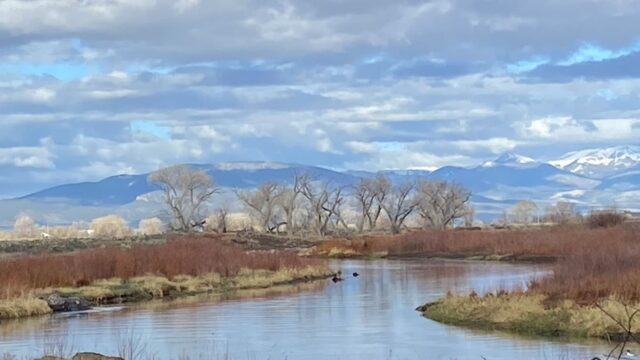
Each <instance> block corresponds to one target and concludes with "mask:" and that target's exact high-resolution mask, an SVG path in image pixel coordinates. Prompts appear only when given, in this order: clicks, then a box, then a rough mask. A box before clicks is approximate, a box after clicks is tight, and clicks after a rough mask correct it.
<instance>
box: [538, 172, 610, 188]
mask: <svg viewBox="0 0 640 360" xmlns="http://www.w3.org/2000/svg"><path fill="white" fill-rule="evenodd" d="M547 180H552V181H555V182H558V183H560V184H564V185H569V186H573V187H576V188H579V189H593V188H595V187H596V186H598V185H600V181H599V180H594V179H589V178H585V177H582V176H576V175H571V174H556V175H553V176H549V177H548V178H547Z"/></svg>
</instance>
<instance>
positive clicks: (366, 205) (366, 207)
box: [352, 174, 391, 233]
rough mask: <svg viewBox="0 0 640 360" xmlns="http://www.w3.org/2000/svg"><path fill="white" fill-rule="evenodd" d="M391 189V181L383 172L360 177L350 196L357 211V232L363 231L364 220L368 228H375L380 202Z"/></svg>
mask: <svg viewBox="0 0 640 360" xmlns="http://www.w3.org/2000/svg"><path fill="white" fill-rule="evenodd" d="M390 190H391V181H390V180H389V179H388V178H387V177H386V176H384V175H383V174H378V175H376V176H375V177H374V178H365V179H361V180H360V181H359V182H358V183H357V184H356V185H355V186H354V187H353V193H352V196H353V198H354V199H355V203H356V208H357V210H358V212H359V218H358V223H357V225H356V226H357V229H358V232H360V233H361V232H363V231H364V226H365V222H366V223H367V226H368V228H369V230H375V228H376V225H377V223H378V219H379V218H380V214H381V213H382V206H381V204H382V203H383V202H384V201H385V199H386V197H387V195H388V194H389V192H390Z"/></svg>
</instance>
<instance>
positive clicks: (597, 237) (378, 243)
mask: <svg viewBox="0 0 640 360" xmlns="http://www.w3.org/2000/svg"><path fill="white" fill-rule="evenodd" d="M629 231H630V230H629V229H624V228H621V227H620V228H612V229H588V228H586V227H582V226H561V227H548V228H544V229H528V230H427V231H414V232H409V233H405V234H402V235H399V236H388V235H379V236H363V237H358V238H355V239H353V240H327V241H324V242H322V243H321V244H320V245H319V246H318V247H317V248H316V253H318V254H327V253H329V252H330V251H331V250H334V252H336V253H337V252H339V250H345V251H346V250H349V251H350V252H352V253H354V254H357V255H365V256H366V255H369V254H372V253H381V252H386V253H388V255H389V256H417V255H421V256H455V257H469V256H494V255H498V256H510V257H513V258H521V257H522V258H527V257H530V258H543V257H548V258H557V257H562V256H565V255H567V254H570V253H572V252H573V251H574V250H575V249H577V248H590V247H592V246H593V245H597V244H602V243H603V240H604V239H613V240H615V239H619V238H621V237H626V236H628V233H629Z"/></svg>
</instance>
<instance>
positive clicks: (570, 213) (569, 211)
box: [545, 201, 578, 224]
mask: <svg viewBox="0 0 640 360" xmlns="http://www.w3.org/2000/svg"><path fill="white" fill-rule="evenodd" d="M576 218H578V212H577V211H576V204H575V203H572V202H570V201H558V202H557V203H556V204H555V205H553V206H549V207H547V208H546V210H545V220H546V221H551V222H553V223H556V224H566V223H569V222H571V221H572V220H575V219H576Z"/></svg>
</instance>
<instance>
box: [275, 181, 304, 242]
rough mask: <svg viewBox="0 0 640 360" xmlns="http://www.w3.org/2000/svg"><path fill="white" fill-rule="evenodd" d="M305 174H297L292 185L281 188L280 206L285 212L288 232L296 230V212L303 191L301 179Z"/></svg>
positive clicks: (291, 232) (290, 233)
mask: <svg viewBox="0 0 640 360" xmlns="http://www.w3.org/2000/svg"><path fill="white" fill-rule="evenodd" d="M302 178H303V175H298V174H296V175H295V177H294V179H293V184H292V185H291V186H283V187H282V189H281V190H280V202H279V203H280V207H281V208H282V212H284V217H285V222H286V223H287V233H288V234H289V235H292V234H293V232H294V231H295V226H296V224H295V223H294V219H295V213H296V210H297V208H298V197H299V195H300V193H301V192H302V188H301V180H302Z"/></svg>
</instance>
